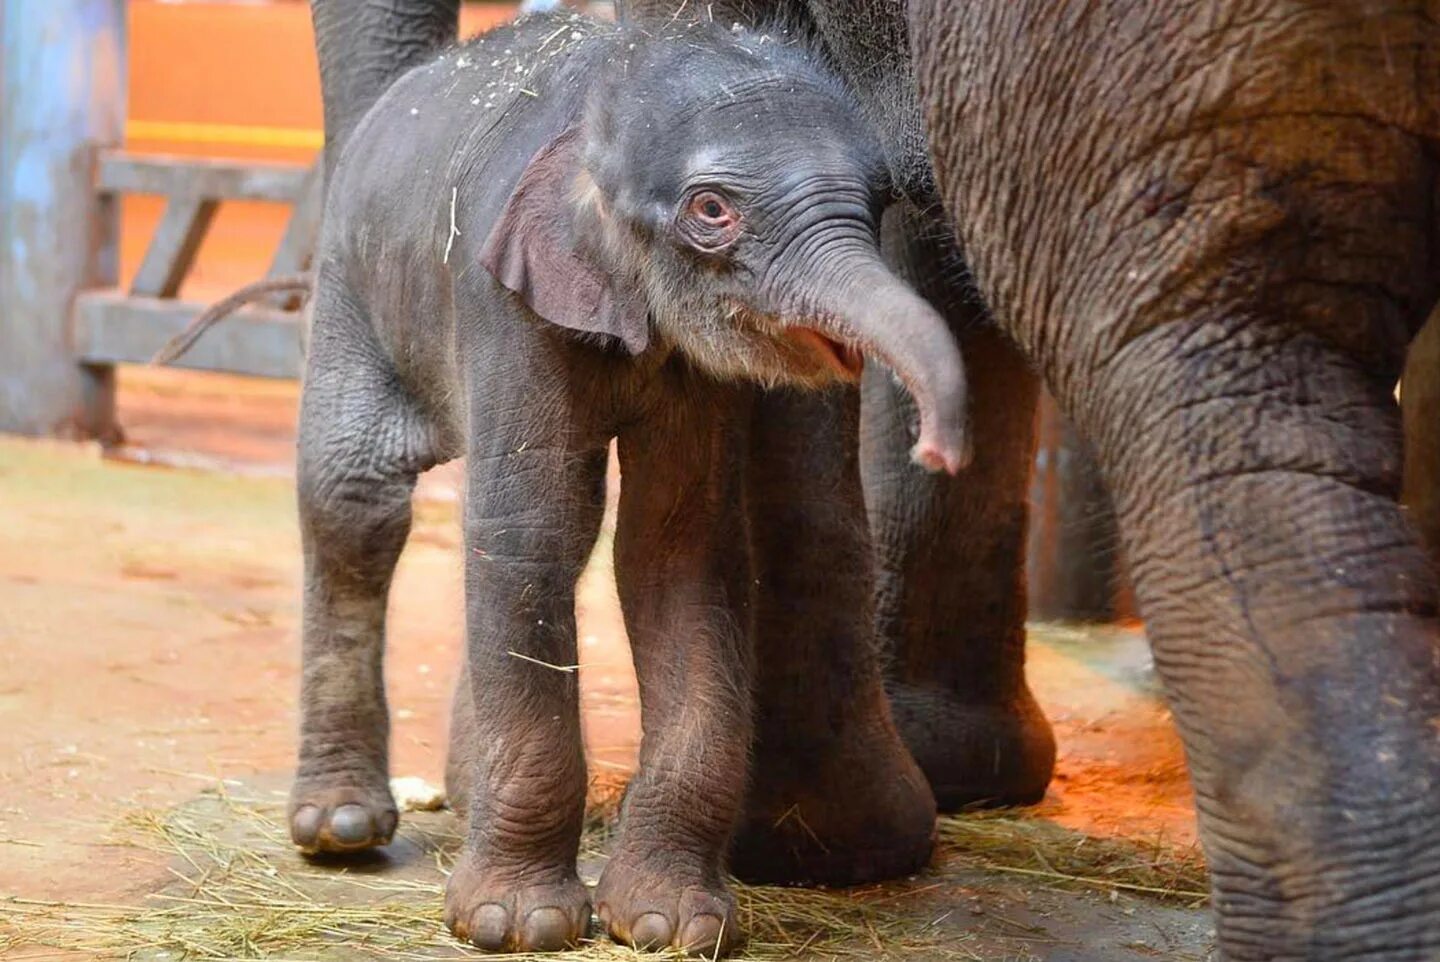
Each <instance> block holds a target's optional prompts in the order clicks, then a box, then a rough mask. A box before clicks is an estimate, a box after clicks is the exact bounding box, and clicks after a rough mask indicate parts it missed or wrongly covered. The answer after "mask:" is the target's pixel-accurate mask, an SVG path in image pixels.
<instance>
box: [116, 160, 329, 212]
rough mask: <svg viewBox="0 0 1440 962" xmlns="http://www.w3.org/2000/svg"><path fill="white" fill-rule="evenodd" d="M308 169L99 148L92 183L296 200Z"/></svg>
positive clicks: (138, 190) (177, 193) (131, 190)
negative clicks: (98, 167)
mask: <svg viewBox="0 0 1440 962" xmlns="http://www.w3.org/2000/svg"><path fill="white" fill-rule="evenodd" d="M308 177H309V169H308V168H306V167H303V166H301V165H299V164H273V163H261V162H259V161H244V162H240V161H231V160H211V159H207V158H198V157H171V156H150V155H146V156H139V155H136V154H128V153H126V152H125V151H123V150H107V151H102V152H101V154H100V170H99V174H98V176H97V178H96V188H97V189H98V190H100V191H102V192H108V193H122V194H164V195H168V196H171V197H203V198H207V199H210V200H265V201H272V202H274V203H277V204H293V203H295V202H297V201H298V200H299V199H300V197H301V196H302V194H303V193H304V190H305V185H306V179H307V178H308Z"/></svg>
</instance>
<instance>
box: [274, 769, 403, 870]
mask: <svg viewBox="0 0 1440 962" xmlns="http://www.w3.org/2000/svg"><path fill="white" fill-rule="evenodd" d="M289 813H290V839H291V841H293V842H294V843H295V845H296V847H298V848H299V849H300V851H301V852H303V853H305V854H306V855H318V854H322V853H323V854H336V855H341V854H347V853H353V852H363V851H365V850H367V849H372V848H378V847H379V846H381V845H388V844H389V843H390V839H391V838H393V837H394V835H395V827H396V825H398V824H399V821H400V814H399V812H398V811H397V810H396V807H395V800H394V799H393V798H392V797H391V795H390V787H389V786H388V785H387V784H386V783H385V779H384V778H383V776H382V777H380V778H378V779H375V778H366V779H355V780H354V781H353V782H349V783H344V784H335V783H334V781H333V779H329V780H325V781H321V780H318V779H313V780H312V779H307V778H305V777H304V776H303V775H302V776H300V777H297V778H296V780H295V785H294V786H293V787H292V788H291V790H290V805H289Z"/></svg>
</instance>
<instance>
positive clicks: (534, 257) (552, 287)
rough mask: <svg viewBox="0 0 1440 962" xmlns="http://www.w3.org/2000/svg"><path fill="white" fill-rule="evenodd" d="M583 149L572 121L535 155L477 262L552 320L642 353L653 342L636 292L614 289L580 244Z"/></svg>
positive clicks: (636, 352) (643, 309)
mask: <svg viewBox="0 0 1440 962" xmlns="http://www.w3.org/2000/svg"><path fill="white" fill-rule="evenodd" d="M580 150H581V140H580V134H579V131H578V130H577V129H576V128H573V127H572V128H570V129H568V130H566V131H565V132H564V133H562V134H560V135H559V136H558V137H556V138H555V139H554V140H552V141H550V143H548V144H546V145H545V146H544V147H542V148H540V150H539V151H538V152H537V153H536V154H535V156H534V157H532V158H530V162H529V163H528V164H526V166H525V172H524V173H523V174H522V175H521V177H520V181H519V183H517V184H516V185H515V189H514V191H513V192H511V194H510V198H509V200H508V201H506V203H505V210H504V212H503V213H502V214H501V215H500V219H499V221H498V222H497V223H496V224H495V226H494V228H493V229H491V231H490V236H489V237H488V238H486V240H485V246H484V248H483V249H482V250H481V252H480V262H481V263H482V264H484V265H485V269H486V270H488V271H489V272H490V273H491V274H493V275H494V276H495V279H496V280H498V281H499V282H500V283H501V284H503V285H504V286H505V287H506V288H508V289H509V290H511V291H514V292H515V293H516V294H518V295H519V296H520V298H521V299H522V300H523V301H524V302H525V303H526V305H527V306H529V308H530V309H531V310H532V311H534V312H535V313H536V314H538V315H540V316H541V317H543V318H544V319H545V320H547V321H549V322H550V323H552V324H558V325H559V326H560V327H568V328H570V329H571V330H575V331H585V332H587V333H591V334H608V335H610V336H611V337H615V338H618V339H619V340H620V341H621V342H622V343H624V345H625V347H626V349H627V350H629V352H630V353H631V354H639V353H640V352H641V351H643V350H645V347H646V345H647V344H648V343H649V341H650V325H649V320H648V316H647V312H646V308H645V305H644V303H643V301H642V300H641V298H640V296H639V293H638V292H636V291H625V290H616V289H615V285H614V284H612V283H611V279H610V277H609V276H608V275H607V274H606V273H605V272H604V271H602V270H601V269H600V268H599V267H597V266H596V265H595V264H594V263H592V262H591V261H590V259H589V258H587V257H585V256H584V255H583V254H582V253H581V252H580V251H578V250H576V245H575V238H574V236H573V234H572V225H573V222H574V217H573V213H574V211H573V207H572V205H571V199H570V195H571V187H572V185H573V183H574V181H575V176H576V174H577V173H578V172H579V170H580Z"/></svg>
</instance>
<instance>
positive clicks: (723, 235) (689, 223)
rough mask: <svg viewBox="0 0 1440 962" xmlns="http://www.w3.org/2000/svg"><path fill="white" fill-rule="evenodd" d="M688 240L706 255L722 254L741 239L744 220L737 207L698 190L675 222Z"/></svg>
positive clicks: (717, 194)
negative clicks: (722, 251)
mask: <svg viewBox="0 0 1440 962" xmlns="http://www.w3.org/2000/svg"><path fill="white" fill-rule="evenodd" d="M676 220H677V226H678V227H679V228H680V232H681V233H682V234H683V235H684V237H685V239H686V240H687V241H688V242H689V243H690V244H691V245H693V246H695V247H698V248H700V249H701V250H704V251H710V252H715V251H719V250H723V249H724V248H726V247H728V246H730V245H731V244H732V243H734V241H735V238H737V237H738V236H739V235H740V225H741V220H742V218H741V217H740V212H739V211H737V210H736V209H735V205H734V204H732V203H731V202H730V200H729V199H728V198H727V197H726V196H725V195H724V194H721V193H720V192H719V191H715V190H698V191H696V192H695V193H693V194H691V195H690V197H689V198H688V199H687V200H686V201H685V204H684V206H683V207H682V208H681V211H680V216H679V217H678V218H676Z"/></svg>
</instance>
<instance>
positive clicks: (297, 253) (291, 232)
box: [265, 161, 325, 310]
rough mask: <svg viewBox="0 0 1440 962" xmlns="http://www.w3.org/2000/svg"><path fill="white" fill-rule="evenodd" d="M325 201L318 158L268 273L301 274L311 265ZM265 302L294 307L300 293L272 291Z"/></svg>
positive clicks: (323, 168)
mask: <svg viewBox="0 0 1440 962" xmlns="http://www.w3.org/2000/svg"><path fill="white" fill-rule="evenodd" d="M324 203H325V167H324V164H322V163H320V162H318V161H317V162H316V164H315V166H313V167H311V168H310V174H309V176H308V177H307V178H306V180H305V190H304V193H302V194H301V196H300V200H299V202H298V203H297V204H296V205H295V207H294V209H293V210H292V211H291V213H290V222H289V223H288V224H286V225H285V233H284V235H283V236H282V237H281V238H280V247H279V249H278V250H276V251H275V258H274V260H272V261H271V262H270V270H269V272H268V273H267V274H266V275H265V276H266V277H281V276H283V275H285V274H298V273H299V272H301V271H303V270H305V269H306V268H308V267H309V266H310V261H311V259H312V258H313V257H314V255H315V243H316V241H317V239H318V238H319V234H320V215H321V213H322V210H323V207H324ZM265 303H267V304H269V305H270V306H271V307H274V308H276V309H277V310H283V309H287V308H294V307H296V306H297V305H298V304H299V303H300V298H299V295H296V294H272V295H271V296H270V297H268V298H266V300H265Z"/></svg>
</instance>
